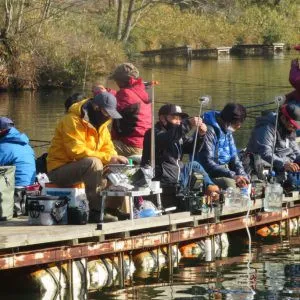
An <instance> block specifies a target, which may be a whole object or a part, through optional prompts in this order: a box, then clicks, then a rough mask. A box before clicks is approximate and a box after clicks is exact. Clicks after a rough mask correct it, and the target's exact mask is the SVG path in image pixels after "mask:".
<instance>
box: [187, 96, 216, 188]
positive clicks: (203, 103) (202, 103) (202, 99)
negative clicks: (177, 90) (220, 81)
mask: <svg viewBox="0 0 300 300" xmlns="http://www.w3.org/2000/svg"><path fill="white" fill-rule="evenodd" d="M198 101H199V103H200V106H199V114H198V118H199V119H200V118H201V115H202V109H203V106H206V105H208V103H209V102H210V101H211V97H210V96H202V97H200V98H199V100H198ZM198 132H199V126H198V124H197V126H196V133H195V139H194V146H193V153H192V158H191V162H190V169H189V180H188V191H190V185H191V177H192V172H193V163H194V159H195V152H196V146H197V141H198Z"/></svg>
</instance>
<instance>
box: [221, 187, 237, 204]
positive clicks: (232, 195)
mask: <svg viewBox="0 0 300 300" xmlns="http://www.w3.org/2000/svg"><path fill="white" fill-rule="evenodd" d="M224 196H225V204H224V205H225V206H227V207H232V208H233V207H236V190H235V188H233V187H229V188H227V189H226V191H225V194H224Z"/></svg>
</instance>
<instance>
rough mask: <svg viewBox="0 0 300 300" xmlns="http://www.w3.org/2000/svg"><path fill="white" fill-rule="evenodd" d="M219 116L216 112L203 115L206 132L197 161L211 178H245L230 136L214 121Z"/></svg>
mask: <svg viewBox="0 0 300 300" xmlns="http://www.w3.org/2000/svg"><path fill="white" fill-rule="evenodd" d="M219 114H220V113H219V112H217V111H209V112H206V113H204V115H203V120H204V122H205V124H206V125H207V132H206V135H205V138H204V142H203V147H202V149H201V150H200V152H199V153H198V154H197V160H198V161H199V162H200V163H201V164H202V166H203V167H204V169H205V171H206V172H207V173H208V174H209V176H210V177H211V178H218V177H229V178H234V176H236V175H242V176H247V175H246V172H245V170H244V168H243V166H242V163H241V161H240V159H239V157H238V153H237V149H236V146H235V143H234V139H233V136H232V134H231V133H230V132H225V131H224V129H222V128H221V127H220V125H219V124H218V122H217V120H216V117H217V116H218V115H219ZM225 165H227V166H228V167H227V166H225Z"/></svg>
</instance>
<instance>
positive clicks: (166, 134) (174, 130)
mask: <svg viewBox="0 0 300 300" xmlns="http://www.w3.org/2000/svg"><path fill="white" fill-rule="evenodd" d="M158 116H159V121H158V122H157V123H156V125H155V177H154V180H158V181H160V183H161V186H162V187H170V186H175V185H176V184H181V187H182V189H184V188H186V186H187V184H188V175H189V172H188V170H189V167H190V165H184V164H183V162H182V157H183V154H185V153H186V154H191V153H192V152H193V146H194V138H193V136H188V135H187V133H188V132H189V131H190V130H191V129H192V128H195V127H196V126H199V136H198V139H197V140H198V143H197V145H196V147H197V148H196V149H199V147H200V145H201V143H202V139H203V136H204V135H205V132H206V125H205V124H204V123H203V122H202V120H201V118H200V119H199V118H198V117H192V118H189V116H188V115H187V114H185V113H183V112H182V110H181V107H180V106H178V105H174V104H166V105H163V106H162V107H161V108H160V109H159V112H158ZM150 156H151V129H149V130H148V131H147V132H146V134H145V138H144V149H143V155H142V161H141V165H142V166H145V165H150ZM193 171H195V172H198V173H202V174H203V175H204V183H205V185H206V187H207V193H212V192H218V191H219V189H218V187H217V186H216V185H215V184H214V183H213V182H212V181H211V180H210V178H209V176H208V175H207V173H206V172H205V171H204V169H203V168H202V166H201V165H200V164H199V163H198V162H193Z"/></svg>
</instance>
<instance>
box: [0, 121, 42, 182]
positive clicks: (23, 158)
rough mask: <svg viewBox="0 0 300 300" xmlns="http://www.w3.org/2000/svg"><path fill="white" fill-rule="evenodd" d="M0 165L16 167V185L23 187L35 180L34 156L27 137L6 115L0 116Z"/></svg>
mask: <svg viewBox="0 0 300 300" xmlns="http://www.w3.org/2000/svg"><path fill="white" fill-rule="evenodd" d="M0 166H15V167H16V173H15V186H16V187H25V186H28V185H31V184H33V183H34V181H35V175H36V170H35V158H34V151H33V149H32V148H31V146H30V145H29V139H28V137H27V136H26V134H24V133H20V132H19V131H18V130H17V129H16V128H15V127H14V123H13V121H12V120H10V119H9V118H6V117H0Z"/></svg>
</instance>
